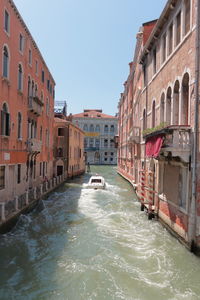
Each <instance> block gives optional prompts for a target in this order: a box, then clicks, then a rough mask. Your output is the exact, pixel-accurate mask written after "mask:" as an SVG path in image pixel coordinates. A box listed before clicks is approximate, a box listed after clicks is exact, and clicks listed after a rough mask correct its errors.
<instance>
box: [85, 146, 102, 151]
mask: <svg viewBox="0 0 200 300" xmlns="http://www.w3.org/2000/svg"><path fill="white" fill-rule="evenodd" d="M98 150H99V147H86V148H85V151H98Z"/></svg>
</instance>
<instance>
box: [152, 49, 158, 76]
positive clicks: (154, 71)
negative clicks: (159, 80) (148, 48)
mask: <svg viewBox="0 0 200 300" xmlns="http://www.w3.org/2000/svg"><path fill="white" fill-rule="evenodd" d="M156 60H157V57H156V48H155V49H153V74H155V73H156V70H157V61H156Z"/></svg>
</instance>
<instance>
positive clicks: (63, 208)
mask: <svg viewBox="0 0 200 300" xmlns="http://www.w3.org/2000/svg"><path fill="white" fill-rule="evenodd" d="M91 171H92V173H96V172H97V173H99V174H101V175H103V176H104V177H105V179H106V182H107V188H106V189H105V190H102V191H100V190H89V189H86V187H85V184H86V182H87V181H88V179H89V174H85V175H83V176H82V177H80V178H76V179H74V180H71V181H70V182H68V183H65V184H64V185H62V186H61V187H60V188H59V189H58V190H56V192H54V193H52V194H51V195H50V196H49V197H48V198H47V199H44V200H42V201H41V202H40V204H39V206H38V207H37V208H36V209H35V210H34V211H33V212H32V213H31V214H29V215H24V216H21V217H20V219H19V221H18V223H17V225H16V227H15V228H14V229H13V230H12V231H11V232H10V233H8V234H5V235H3V236H1V238H0V299H1V300H7V299H8V300H12V299H14V300H18V299H20V300H21V299H25V300H29V299H30V300H32V299H37V300H40V299H42V300H45V299H48V300H54V299H56V300H61V299H63V300H93V299H98V300H103V299H106V300H112V299H113V300H117V299H126V300H129V299H130V300H131V299H135V300H136V299H137V300H157V299H158V300H161V299H162V300H165V299H167V300H172V299H174V300H179V299H180V300H181V299H186V300H193V299H194V300H196V299H200V259H199V258H197V257H195V256H194V255H193V254H191V253H190V252H188V251H187V250H186V249H185V248H184V246H182V245H181V244H180V243H179V242H178V241H177V240H176V239H175V238H173V237H172V236H171V235H170V234H169V233H168V232H167V231H166V230H165V229H164V228H163V227H162V225H160V224H159V223H158V222H156V221H149V220H148V219H147V217H146V216H145V213H144V212H141V211H140V205H139V203H138V202H137V199H136V196H135V194H134V191H133V189H132V187H131V185H130V184H129V183H128V182H127V181H125V180H124V179H123V178H122V177H120V176H119V175H117V173H116V167H107V166H98V167H96V166H92V168H91Z"/></svg>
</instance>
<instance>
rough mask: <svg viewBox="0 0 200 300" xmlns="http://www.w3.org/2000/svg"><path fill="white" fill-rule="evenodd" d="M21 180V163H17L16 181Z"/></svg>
mask: <svg viewBox="0 0 200 300" xmlns="http://www.w3.org/2000/svg"><path fill="white" fill-rule="evenodd" d="M20 182H21V165H17V183H20Z"/></svg>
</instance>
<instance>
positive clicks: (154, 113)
mask: <svg viewBox="0 0 200 300" xmlns="http://www.w3.org/2000/svg"><path fill="white" fill-rule="evenodd" d="M151 115H152V124H151V125H152V128H153V127H155V126H156V102H155V100H154V101H153V104H152V114H151Z"/></svg>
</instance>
